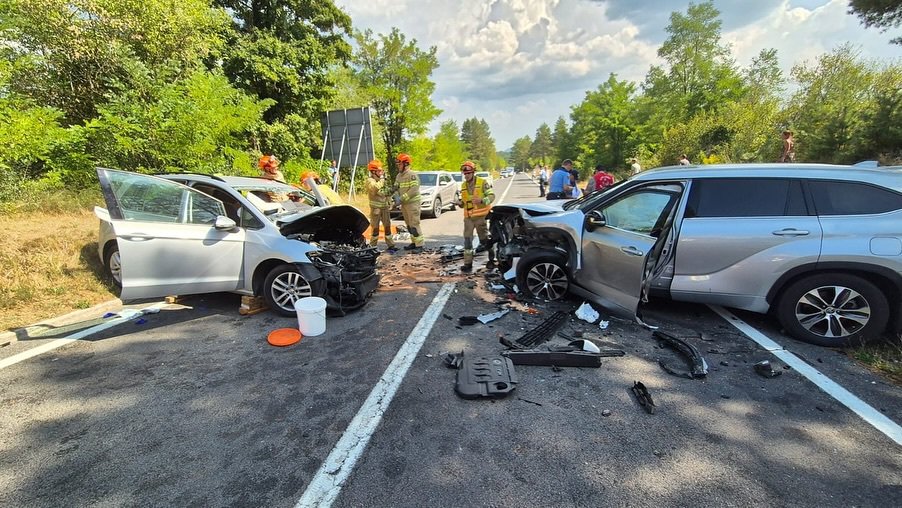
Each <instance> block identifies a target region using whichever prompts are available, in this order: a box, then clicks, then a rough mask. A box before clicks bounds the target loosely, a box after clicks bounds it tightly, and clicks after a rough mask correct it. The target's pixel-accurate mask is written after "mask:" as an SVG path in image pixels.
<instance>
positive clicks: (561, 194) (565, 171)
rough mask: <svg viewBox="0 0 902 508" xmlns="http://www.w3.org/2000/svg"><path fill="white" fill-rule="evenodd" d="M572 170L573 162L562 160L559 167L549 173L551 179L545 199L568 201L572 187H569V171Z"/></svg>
mask: <svg viewBox="0 0 902 508" xmlns="http://www.w3.org/2000/svg"><path fill="white" fill-rule="evenodd" d="M571 169H573V161H571V160H570V159H564V162H562V163H561V167H559V168H557V169H555V170H554V173H551V179H550V181H549V184H548V194H547V195H546V196H545V199H570V193H571V192H573V187H572V186H571V185H570V170H571Z"/></svg>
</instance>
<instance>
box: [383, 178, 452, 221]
mask: <svg viewBox="0 0 902 508" xmlns="http://www.w3.org/2000/svg"><path fill="white" fill-rule="evenodd" d="M414 174H416V175H417V180H419V181H420V196H421V198H422V201H421V203H420V213H421V214H422V215H423V217H429V218H433V219H434V218H436V217H438V216H439V215H441V214H442V211H443V210H444V209H445V208H448V209H449V210H451V211H452V212H453V211H454V210H455V209H456V208H457V205H456V203H457V197H458V195H459V193H460V192H459V187H458V185H457V182H456V181H454V178H453V173H451V172H450V171H414ZM391 213H392V216H393V217H398V216H400V215H401V208H400V206H398V205H397V204H395V205H394V207H393V208H392V210H391Z"/></svg>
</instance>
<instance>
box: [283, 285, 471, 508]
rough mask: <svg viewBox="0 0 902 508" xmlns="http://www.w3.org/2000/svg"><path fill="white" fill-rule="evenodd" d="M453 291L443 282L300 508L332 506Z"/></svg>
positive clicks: (350, 425) (355, 416)
mask: <svg viewBox="0 0 902 508" xmlns="http://www.w3.org/2000/svg"><path fill="white" fill-rule="evenodd" d="M453 291H454V284H453V283H448V284H444V285H443V286H442V287H441V289H439V292H438V294H437V295H435V298H433V299H432V303H430V304H429V308H427V309H426V312H425V313H424V314H423V317H422V318H420V321H419V322H418V323H417V324H416V326H415V327H414V328H413V331H412V332H410V335H409V336H408V337H407V340H406V341H404V344H403V345H402V346H401V349H399V350H398V353H397V354H396V355H395V357H394V359H393V360H392V361H391V363H390V364H389V365H388V368H386V369H385V372H383V373H382V377H380V378H379V381H378V382H377V383H376V386H374V387H373V390H372V391H371V392H370V395H369V396H368V397H367V398H366V401H364V403H363V405H362V406H360V410H359V411H357V414H356V415H354V418H353V419H352V420H351V423H350V424H349V425H348V428H347V429H345V431H344V434H342V435H341V438H340V439H339V440H338V443H336V444H335V447H334V448H333V449H332V452H331V453H329V456H328V457H326V460H325V461H324V462H323V464H322V465H321V466H320V468H319V470H318V471H317V472H316V475H315V476H314V477H313V479H312V480H310V483H309V484H308V486H307V490H305V491H304V494H303V495H302V496H301V499H300V500H299V501H298V502H297V505H296V506H297V507H298V508H306V507H313V506H316V507H324V508H325V507H329V506H332V503H333V502H334V501H335V499H336V498H337V497H338V494H339V493H340V492H341V488H342V486H343V485H344V483H345V481H347V479H348V477H349V476H350V475H351V472H352V471H353V470H354V466H355V464H356V463H357V460H358V459H360V457H361V456H362V455H363V452H364V450H366V446H367V444H369V442H370V438H371V437H372V436H373V433H374V432H375V431H376V427H378V426H379V422H380V421H381V420H382V415H384V414H385V412H386V411H388V406H389V404H391V401H392V399H393V398H394V396H395V393H397V391H398V387H399V386H401V382H402V381H403V380H404V376H405V375H406V374H407V371H408V370H409V369H410V365H411V364H412V363H413V361H414V359H416V356H417V353H419V351H420V348H421V347H422V346H423V343H424V342H425V341H426V337H428V336H429V332H430V331H432V326H433V325H434V324H435V321H436V320H437V319H438V317H439V316H440V315H441V313H442V309H443V308H444V307H445V304H446V303H447V302H448V298H449V297H450V296H451V293H452V292H453Z"/></svg>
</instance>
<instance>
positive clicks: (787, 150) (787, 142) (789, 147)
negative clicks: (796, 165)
mask: <svg viewBox="0 0 902 508" xmlns="http://www.w3.org/2000/svg"><path fill="white" fill-rule="evenodd" d="M795 160H796V142H795V140H794V139H793V138H792V131H783V153H781V154H780V162H795Z"/></svg>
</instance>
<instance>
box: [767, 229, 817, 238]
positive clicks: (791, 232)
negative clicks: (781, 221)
mask: <svg viewBox="0 0 902 508" xmlns="http://www.w3.org/2000/svg"><path fill="white" fill-rule="evenodd" d="M772 234H774V235H777V236H805V235H807V234H808V231H806V230H804V229H793V228H786V229H781V230H779V231H774V232H773V233H772Z"/></svg>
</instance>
